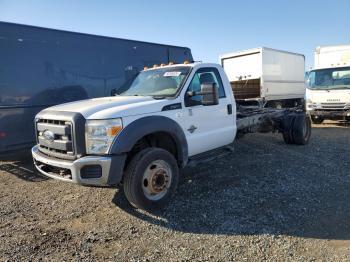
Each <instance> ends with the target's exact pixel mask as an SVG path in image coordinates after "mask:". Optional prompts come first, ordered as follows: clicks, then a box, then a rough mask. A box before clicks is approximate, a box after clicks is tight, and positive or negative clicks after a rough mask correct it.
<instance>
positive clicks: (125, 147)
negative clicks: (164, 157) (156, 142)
mask: <svg viewBox="0 0 350 262" xmlns="http://www.w3.org/2000/svg"><path fill="white" fill-rule="evenodd" d="M156 132H166V133H168V134H169V135H170V136H171V137H172V138H173V139H174V141H175V143H176V148H177V158H178V162H179V165H180V166H181V167H184V166H185V165H186V164H187V161H188V145H187V140H186V136H185V134H184V132H183V130H182V128H181V127H180V125H179V124H178V123H176V122H175V121H174V120H172V119H170V118H168V117H164V116H147V117H143V118H140V119H137V120H135V121H134V122H132V123H130V124H129V125H127V126H126V127H125V128H124V129H123V130H122V131H121V133H120V134H119V135H118V136H117V137H116V138H115V139H114V141H113V144H112V146H111V149H110V151H109V153H110V154H124V153H127V152H130V151H131V149H132V148H133V146H134V145H135V144H136V142H137V141H139V140H140V139H141V138H142V137H144V136H146V135H150V134H152V133H156Z"/></svg>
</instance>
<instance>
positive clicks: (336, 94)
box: [306, 46, 350, 124]
mask: <svg viewBox="0 0 350 262" xmlns="http://www.w3.org/2000/svg"><path fill="white" fill-rule="evenodd" d="M306 110H307V111H308V112H309V113H310V115H311V118H312V121H313V122H314V123H315V124H320V123H322V122H323V121H324V120H325V119H335V120H339V119H343V120H347V121H350V46H329V47H318V48H317V49H316V52H315V69H313V70H311V71H310V72H308V79H307V90H306Z"/></svg>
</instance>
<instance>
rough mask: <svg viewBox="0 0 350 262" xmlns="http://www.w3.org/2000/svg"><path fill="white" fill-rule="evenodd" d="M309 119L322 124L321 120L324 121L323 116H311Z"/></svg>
mask: <svg viewBox="0 0 350 262" xmlns="http://www.w3.org/2000/svg"><path fill="white" fill-rule="evenodd" d="M311 120H312V123H314V124H322V122H323V121H324V118H323V117H321V116H312V117H311Z"/></svg>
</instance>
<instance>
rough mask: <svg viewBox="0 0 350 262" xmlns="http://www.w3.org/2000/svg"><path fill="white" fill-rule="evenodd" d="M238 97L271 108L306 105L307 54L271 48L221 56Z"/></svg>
mask: <svg viewBox="0 0 350 262" xmlns="http://www.w3.org/2000/svg"><path fill="white" fill-rule="evenodd" d="M220 63H221V65H222V67H223V68H224V70H225V72H226V74H227V77H228V79H229V81H230V84H231V86H232V89H233V92H234V94H235V98H236V100H239V101H246V102H247V101H259V102H260V103H262V104H263V105H264V106H267V107H276V108H283V107H293V106H296V105H302V104H303V102H304V98H305V57H304V55H302V54H296V53H292V52H287V51H282V50H276V49H272V48H267V47H260V48H254V49H249V50H244V51H238V52H234V53H229V54H225V55H222V56H220Z"/></svg>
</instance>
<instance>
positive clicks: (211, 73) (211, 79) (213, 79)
mask: <svg viewBox="0 0 350 262" xmlns="http://www.w3.org/2000/svg"><path fill="white" fill-rule="evenodd" d="M204 83H215V84H216V86H217V87H218V89H219V98H224V97H226V95H225V90H224V86H223V84H222V81H221V77H220V74H219V71H218V70H217V69H216V68H201V69H199V70H197V72H196V73H195V75H194V76H193V78H192V81H191V83H190V85H189V87H188V89H187V91H194V92H199V91H201V84H204ZM190 100H191V101H190V102H189V101H186V105H189V104H190V105H200V104H201V100H202V98H201V96H200V95H198V96H192V97H191V98H190Z"/></svg>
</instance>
